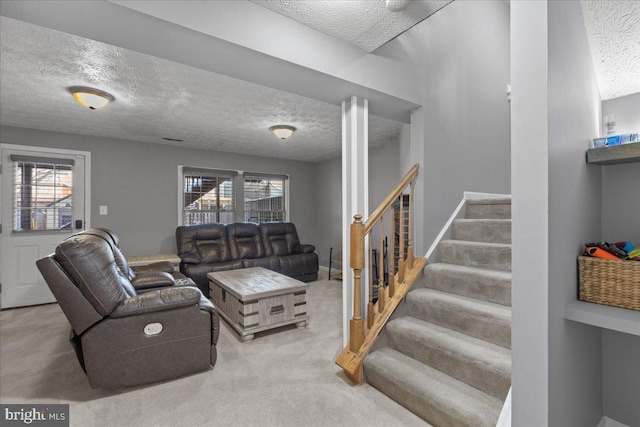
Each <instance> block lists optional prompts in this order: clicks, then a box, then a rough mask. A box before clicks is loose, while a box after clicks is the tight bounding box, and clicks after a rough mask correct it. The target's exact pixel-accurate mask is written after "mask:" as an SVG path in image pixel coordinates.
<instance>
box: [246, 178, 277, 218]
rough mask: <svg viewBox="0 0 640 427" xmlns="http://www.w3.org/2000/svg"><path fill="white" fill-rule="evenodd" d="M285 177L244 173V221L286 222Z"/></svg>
mask: <svg viewBox="0 0 640 427" xmlns="http://www.w3.org/2000/svg"><path fill="white" fill-rule="evenodd" d="M286 197H287V176H286V175H263V174H253V173H248V172H247V173H245V175H244V220H245V221H248V222H268V221H280V222H283V221H286V220H287V212H286V208H287V200H286Z"/></svg>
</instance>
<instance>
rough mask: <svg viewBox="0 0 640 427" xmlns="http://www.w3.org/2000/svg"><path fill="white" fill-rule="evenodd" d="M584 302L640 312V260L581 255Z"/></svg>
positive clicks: (579, 264) (580, 294)
mask: <svg viewBox="0 0 640 427" xmlns="http://www.w3.org/2000/svg"><path fill="white" fill-rule="evenodd" d="M578 272H579V277H580V290H579V298H580V300H582V301H588V302H595V303H597V304H604V305H613V306H616V307H622V308H628V309H631V310H638V311H640V261H618V260H611V259H602V258H592V257H587V256H581V257H578Z"/></svg>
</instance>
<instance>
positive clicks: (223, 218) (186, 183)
mask: <svg viewBox="0 0 640 427" xmlns="http://www.w3.org/2000/svg"><path fill="white" fill-rule="evenodd" d="M235 175H236V173H235V172H233V171H216V170H208V169H195V168H184V169H183V186H182V188H183V193H184V194H183V197H184V198H183V205H182V206H183V210H182V224H183V225H196V224H210V223H217V224H229V223H232V222H234V212H235V200H234V198H235V192H234V191H233V190H234V188H233V181H234V176H235Z"/></svg>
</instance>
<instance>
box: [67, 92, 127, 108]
mask: <svg viewBox="0 0 640 427" xmlns="http://www.w3.org/2000/svg"><path fill="white" fill-rule="evenodd" d="M69 92H71V94H72V95H73V97H74V98H75V100H76V101H78V102H79V103H80V105H82V106H85V107H87V108H89V109H90V110H96V109H98V108H102V107H104V106H106V105H107V104H108V103H110V102H113V101H115V100H116V99H115V98H114V96H113V95H111V94H110V93H107V92H105V91H103V90H100V89H94V88H91V87H85V86H71V87H70V88H69Z"/></svg>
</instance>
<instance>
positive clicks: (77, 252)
mask: <svg viewBox="0 0 640 427" xmlns="http://www.w3.org/2000/svg"><path fill="white" fill-rule="evenodd" d="M98 234H99V233H92V232H84V233H80V234H77V235H75V236H72V237H70V238H69V239H67V240H65V241H64V242H62V243H60V245H58V247H57V248H56V251H55V253H54V254H51V255H49V256H47V257H45V258H42V259H40V260H38V261H37V262H36V264H37V266H38V269H39V270H40V272H41V273H42V275H43V277H44V279H45V280H46V282H47V284H48V285H49V288H50V289H51V291H52V292H53V294H54V296H55V297H56V299H57V300H58V303H59V304H60V307H61V309H62V311H63V312H64V314H65V315H66V317H67V319H68V320H69V323H70V324H71V327H72V334H71V342H72V345H73V346H74V348H75V350H76V354H77V356H78V360H79V361H80V364H81V366H82V367H83V369H84V370H85V372H86V373H87V376H88V378H89V383H90V385H91V387H93V388H118V387H127V386H133V385H140V384H147V383H151V382H156V381H162V380H166V379H170V378H175V377H179V376H183V375H187V374H191V373H194V372H199V371H204V370H206V369H208V368H209V367H210V366H212V365H214V364H215V362H216V357H217V352H216V343H217V341H218V334H219V319H218V313H217V310H216V308H215V306H213V304H211V302H209V301H208V300H206V299H205V298H204V297H203V296H202V293H201V292H200V291H199V290H198V289H197V288H195V287H192V286H164V287H162V286H159V285H158V283H154V285H153V286H149V283H148V282H147V281H145V280H143V281H141V282H140V283H139V284H138V285H136V284H135V281H134V283H132V282H131V281H130V280H129V278H128V277H127V276H126V275H125V274H123V273H122V271H121V269H120V268H119V266H118V265H117V264H116V260H115V258H114V252H113V248H112V247H111V246H110V244H109V243H108V242H107V241H106V240H105V239H104V237H101V236H100V235H98ZM124 262H125V263H126V261H124ZM127 267H128V266H127ZM136 286H137V287H136Z"/></svg>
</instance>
